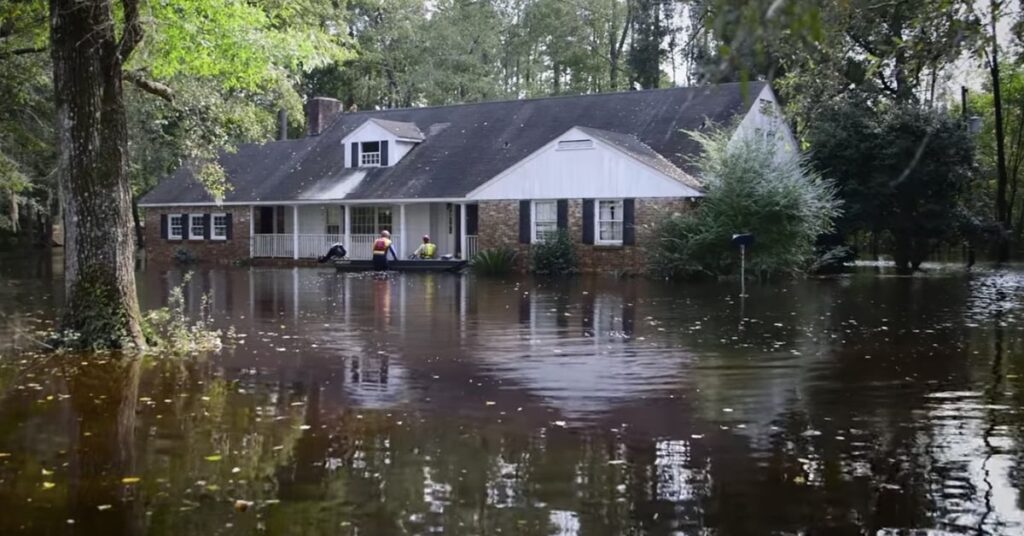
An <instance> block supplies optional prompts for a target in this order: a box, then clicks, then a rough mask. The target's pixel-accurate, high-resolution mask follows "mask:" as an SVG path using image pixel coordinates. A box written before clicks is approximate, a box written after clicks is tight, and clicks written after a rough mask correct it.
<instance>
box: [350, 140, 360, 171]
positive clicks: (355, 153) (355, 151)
mask: <svg viewBox="0 0 1024 536" xmlns="http://www.w3.org/2000/svg"><path fill="white" fill-rule="evenodd" d="M350 167H359V142H356V141H354V142H352V166H350Z"/></svg>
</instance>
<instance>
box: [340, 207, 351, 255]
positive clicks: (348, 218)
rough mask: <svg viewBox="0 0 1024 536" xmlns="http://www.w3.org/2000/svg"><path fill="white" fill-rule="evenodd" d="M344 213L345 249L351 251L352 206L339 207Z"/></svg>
mask: <svg viewBox="0 0 1024 536" xmlns="http://www.w3.org/2000/svg"><path fill="white" fill-rule="evenodd" d="M341 209H342V211H343V212H344V213H345V249H346V250H347V251H350V252H351V251H352V205H341Z"/></svg>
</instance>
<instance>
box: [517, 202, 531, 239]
mask: <svg viewBox="0 0 1024 536" xmlns="http://www.w3.org/2000/svg"><path fill="white" fill-rule="evenodd" d="M530 219H531V218H530V201H520V202H519V243H520V244H529V243H530V234H531V233H530Z"/></svg>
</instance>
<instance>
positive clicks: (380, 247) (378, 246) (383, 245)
mask: <svg viewBox="0 0 1024 536" xmlns="http://www.w3.org/2000/svg"><path fill="white" fill-rule="evenodd" d="M389 247H391V239H390V238H378V239H377V240H376V241H375V242H374V243H373V254H374V255H387V254H388V248H389Z"/></svg>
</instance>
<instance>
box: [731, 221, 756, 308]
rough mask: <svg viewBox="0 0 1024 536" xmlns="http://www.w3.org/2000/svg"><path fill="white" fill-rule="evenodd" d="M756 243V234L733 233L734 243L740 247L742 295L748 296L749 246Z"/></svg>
mask: <svg viewBox="0 0 1024 536" xmlns="http://www.w3.org/2000/svg"><path fill="white" fill-rule="evenodd" d="M753 244H754V235H752V234H750V233H739V234H734V235H732V245H734V246H739V248H740V297H741V298H745V297H746V296H747V248H748V247H749V246H751V245H753Z"/></svg>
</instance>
